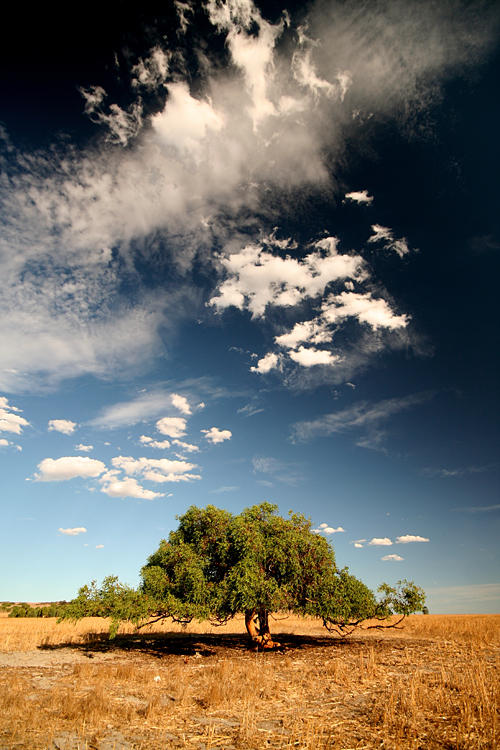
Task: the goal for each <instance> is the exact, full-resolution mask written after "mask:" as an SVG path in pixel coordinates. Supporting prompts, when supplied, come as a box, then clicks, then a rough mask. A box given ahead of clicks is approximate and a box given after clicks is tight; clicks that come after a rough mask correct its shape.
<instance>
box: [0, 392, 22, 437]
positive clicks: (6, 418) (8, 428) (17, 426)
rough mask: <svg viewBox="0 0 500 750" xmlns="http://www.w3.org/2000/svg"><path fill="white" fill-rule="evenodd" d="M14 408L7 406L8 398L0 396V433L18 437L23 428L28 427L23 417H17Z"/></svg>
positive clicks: (16, 410)
mask: <svg viewBox="0 0 500 750" xmlns="http://www.w3.org/2000/svg"><path fill="white" fill-rule="evenodd" d="M20 411H21V409H18V408H17V407H16V406H12V405H11V404H9V400H8V398H6V397H5V396H0V432H13V433H14V434H16V435H20V434H21V433H22V431H23V427H28V426H29V422H28V420H27V419H25V418H24V417H21V416H19V414H18V412H20Z"/></svg>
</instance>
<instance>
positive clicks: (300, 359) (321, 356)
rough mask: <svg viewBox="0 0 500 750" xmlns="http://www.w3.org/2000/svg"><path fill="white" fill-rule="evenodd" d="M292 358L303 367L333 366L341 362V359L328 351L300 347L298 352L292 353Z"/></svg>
mask: <svg viewBox="0 0 500 750" xmlns="http://www.w3.org/2000/svg"><path fill="white" fill-rule="evenodd" d="M290 357H291V359H293V361H294V362H297V363H298V364H299V365H302V367H314V366H315V365H333V364H335V363H336V362H340V360H341V357H340V356H338V355H335V354H332V352H330V351H327V350H326V349H323V350H322V349H306V348H305V347H303V346H300V347H299V348H298V349H297V351H291V352H290Z"/></svg>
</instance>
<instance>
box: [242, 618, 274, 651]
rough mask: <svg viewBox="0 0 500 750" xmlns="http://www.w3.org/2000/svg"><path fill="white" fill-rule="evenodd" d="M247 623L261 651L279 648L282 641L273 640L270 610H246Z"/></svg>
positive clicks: (252, 637)
mask: <svg viewBox="0 0 500 750" xmlns="http://www.w3.org/2000/svg"><path fill="white" fill-rule="evenodd" d="M257 622H258V627H257ZM245 625H246V629H247V631H248V635H249V636H250V638H251V639H252V643H254V644H255V646H256V647H257V649H258V650H259V651H262V650H265V649H270V648H279V647H280V646H281V643H278V642H277V641H273V639H272V637H271V631H270V630H269V612H268V611H267V609H259V610H257V609H247V610H245Z"/></svg>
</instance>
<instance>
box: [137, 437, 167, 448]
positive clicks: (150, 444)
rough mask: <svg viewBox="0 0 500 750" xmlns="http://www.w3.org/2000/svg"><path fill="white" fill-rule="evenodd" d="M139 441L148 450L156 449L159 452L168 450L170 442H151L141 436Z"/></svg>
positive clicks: (150, 439) (149, 439) (148, 438)
mask: <svg viewBox="0 0 500 750" xmlns="http://www.w3.org/2000/svg"><path fill="white" fill-rule="evenodd" d="M139 440H140V441H141V443H143V444H144V445H147V446H148V448H158V449H159V450H165V449H166V448H170V442H169V441H168V440H153V438H152V437H149V436H148V435H141V437H140V438H139Z"/></svg>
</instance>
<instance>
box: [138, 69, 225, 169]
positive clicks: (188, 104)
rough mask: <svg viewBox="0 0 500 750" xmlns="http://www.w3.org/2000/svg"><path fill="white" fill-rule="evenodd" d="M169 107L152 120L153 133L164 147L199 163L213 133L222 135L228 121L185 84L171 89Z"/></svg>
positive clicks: (178, 84) (175, 85)
mask: <svg viewBox="0 0 500 750" xmlns="http://www.w3.org/2000/svg"><path fill="white" fill-rule="evenodd" d="M167 88H168V93H169V99H168V105H167V106H166V107H165V109H164V110H163V111H162V112H158V113H157V114H155V115H153V117H152V118H151V125H152V127H153V132H154V133H155V134H156V136H157V138H158V140H159V141H160V143H161V144H162V146H167V147H168V146H171V147H174V148H175V149H177V150H178V151H179V152H181V154H182V153H183V154H185V155H186V156H189V157H192V158H194V159H199V158H201V157H202V154H203V151H202V149H203V148H204V147H206V145H207V143H206V136H207V134H208V133H209V132H210V131H219V130H221V129H222V127H223V125H224V117H223V115H221V114H219V113H218V112H216V111H215V109H214V108H213V106H212V104H211V103H210V102H209V101H202V100H200V99H195V98H194V97H192V96H191V94H190V93H189V87H188V85H187V84H186V83H184V82H181V81H179V82H177V83H171V84H169V85H168V87H167Z"/></svg>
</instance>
